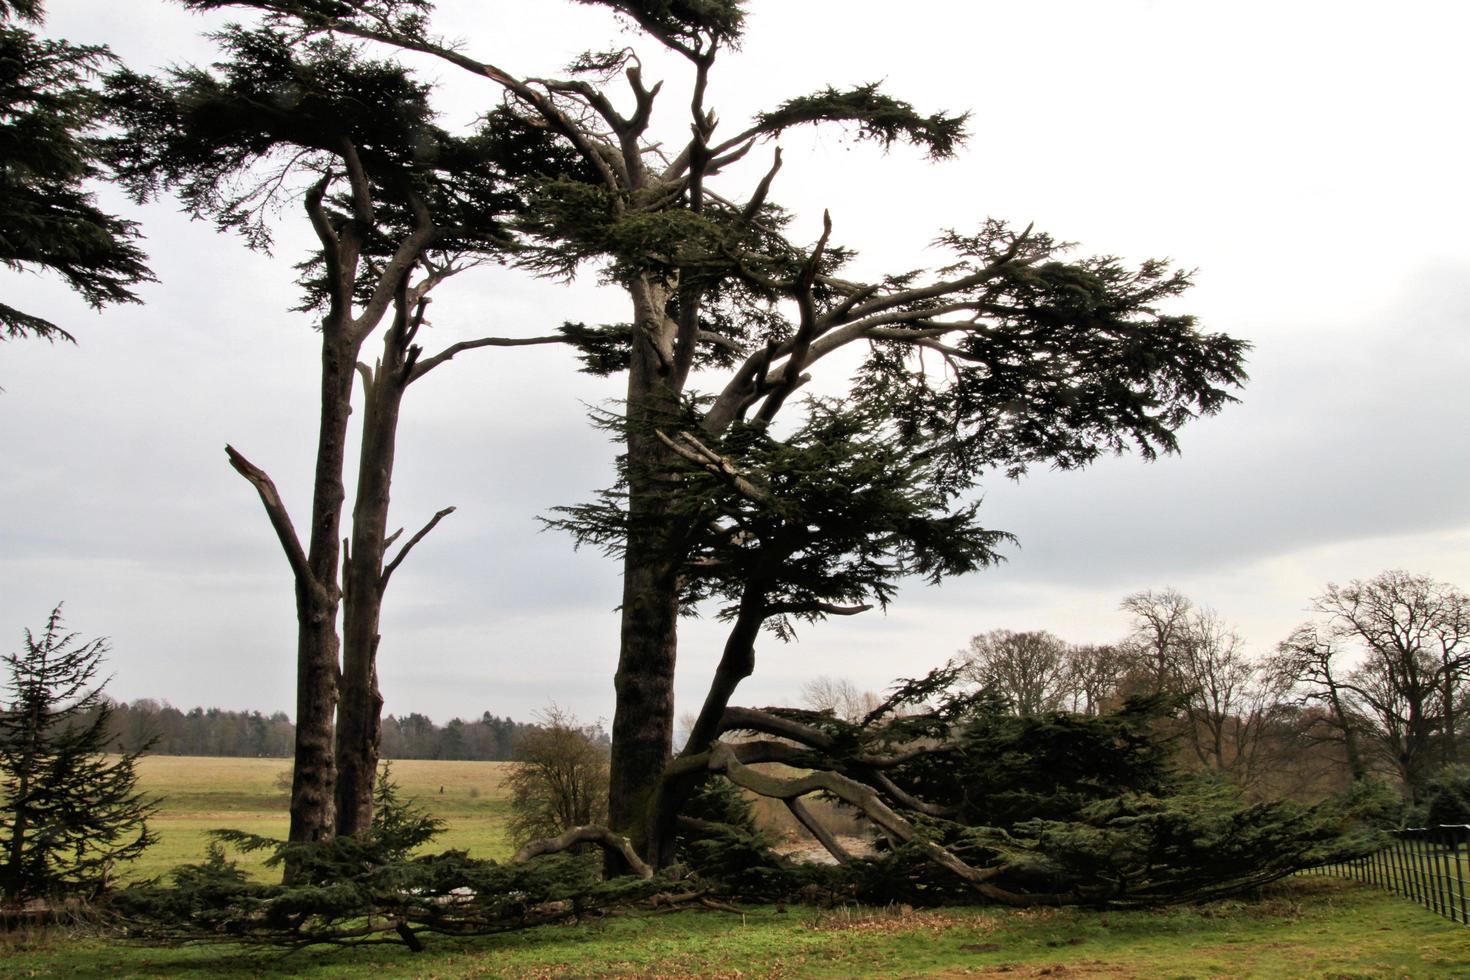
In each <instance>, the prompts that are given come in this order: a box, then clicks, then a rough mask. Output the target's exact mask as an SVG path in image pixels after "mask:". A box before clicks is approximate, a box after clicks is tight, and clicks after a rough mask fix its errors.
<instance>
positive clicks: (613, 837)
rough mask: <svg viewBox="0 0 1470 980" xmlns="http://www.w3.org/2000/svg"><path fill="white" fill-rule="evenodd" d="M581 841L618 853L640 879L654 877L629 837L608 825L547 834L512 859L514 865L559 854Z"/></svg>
mask: <svg viewBox="0 0 1470 980" xmlns="http://www.w3.org/2000/svg"><path fill="white" fill-rule="evenodd" d="M578 844H596V845H598V846H599V847H601V848H602V849H603V850H605V851H608V852H610V853H613V854H617V855H619V856H620V857H622V859H623V860H624V861H626V862H627V863H628V867H630V868H632V869H633V873H634V874H636V875H638V877H640V878H652V877H653V868H651V867H649V866H648V863H647V862H646V861H644V860H643V859H642V858H641V857H639V856H638V852H637V851H635V850H634V849H633V845H632V844H631V843H630V842H629V841H628V838H626V837H624V836H623V835H621V834H615V833H613V832H612V831H611V830H608V829H607V828H606V827H598V826H586V827H573V828H572V829H571V830H568V831H566V832H565V833H563V834H559V835H557V836H556V837H547V838H543V839H542V840H533V841H531V842H530V843H529V844H527V845H526V846H525V847H522V848H521V849H520V850H519V851H516V852H515V854H514V855H512V857H511V859H510V863H512V864H520V863H522V862H525V861H529V860H531V858H533V857H537V856H538V855H541V854H559V853H561V852H562V851H566V850H570V849H571V848H573V847H576V846H577V845H578Z"/></svg>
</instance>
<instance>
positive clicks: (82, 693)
mask: <svg viewBox="0 0 1470 980" xmlns="http://www.w3.org/2000/svg"><path fill="white" fill-rule="evenodd" d="M106 652H107V643H106V641H105V640H100V639H98V640H92V641H90V642H83V641H82V640H81V638H80V637H79V636H78V635H77V634H76V633H68V632H66V630H65V627H64V625H63V623H62V620H61V607H60V606H57V607H56V608H55V609H54V610H52V612H51V615H50V617H49V618H48V619H47V620H46V627H45V629H44V630H43V631H42V632H41V634H40V635H39V636H36V635H33V634H32V633H31V631H30V630H26V632H25V647H24V649H23V650H22V651H21V652H20V653H15V654H9V655H7V656H6V657H5V664H6V668H7V675H8V676H7V682H6V695H7V697H6V702H7V703H6V704H5V707H4V710H3V712H0V848H3V864H0V897H3V900H4V902H5V904H7V905H12V906H16V905H23V904H24V903H26V902H28V901H31V900H33V899H45V900H53V901H54V900H59V899H62V898H66V897H70V896H78V895H81V896H90V895H95V894H97V893H98V892H100V891H102V890H103V889H105V888H106V886H107V885H108V884H109V881H110V880H111V878H112V875H113V871H114V869H115V867H116V866H117V865H118V864H119V863H121V862H125V861H128V860H131V859H132V858H135V857H137V856H138V855H139V854H141V853H142V852H143V850H144V849H145V848H147V847H148V846H149V845H150V844H152V843H153V842H154V840H155V839H156V837H155V835H154V834H153V833H152V832H151V831H149V829H148V824H147V819H148V817H149V816H150V815H151V814H152V813H153V811H154V809H155V804H153V803H151V802H149V801H148V800H145V799H144V798H143V796H142V795H141V794H139V793H138V792H137V790H136V784H137V773H136V771H135V764H136V762H137V758H138V755H139V752H128V753H124V754H122V755H121V756H120V757H113V758H108V757H107V756H106V755H105V753H107V752H109V751H111V750H112V748H113V746H112V744H111V738H110V736H109V734H108V719H109V716H110V714H111V705H110V704H109V703H108V701H107V699H106V698H105V697H104V696H103V693H102V689H103V687H104V686H105V684H106V680H105V679H99V678H98V671H99V670H100V669H101V666H102V658H103V655H104V654H105V653H106Z"/></svg>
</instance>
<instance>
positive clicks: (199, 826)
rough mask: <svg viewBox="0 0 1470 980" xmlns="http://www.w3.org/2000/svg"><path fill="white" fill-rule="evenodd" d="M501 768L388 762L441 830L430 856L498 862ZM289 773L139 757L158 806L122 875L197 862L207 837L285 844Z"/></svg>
mask: <svg viewBox="0 0 1470 980" xmlns="http://www.w3.org/2000/svg"><path fill="white" fill-rule="evenodd" d="M509 767H510V763H506V762H438V761H434V760H420V759H410V760H404V761H401V762H394V763H393V779H394V781H395V782H397V783H398V785H399V787H400V788H401V790H402V792H403V795H404V796H405V797H407V798H410V799H413V800H414V801H416V802H417V803H418V804H419V805H420V806H422V807H423V808H424V809H426V810H428V811H430V812H431V813H433V814H434V815H435V816H437V817H439V818H441V819H443V820H444V821H446V822H447V823H448V824H449V827H448V829H447V830H445V832H444V834H443V835H442V836H441V837H440V838H439V839H438V841H437V842H435V844H434V846H435V847H436V848H437V849H439V850H445V849H449V848H456V849H460V850H467V851H469V852H470V853H471V854H472V855H474V856H475V857H489V858H501V857H505V856H507V855H509V854H510V852H511V848H510V846H509V845H508V844H507V843H506V840H505V833H504V827H505V819H506V817H505V808H506V791H505V790H504V788H503V785H502V784H503V780H504V778H505V775H506V773H507V772H508V771H509ZM290 771H291V760H290V759H223V758H221V759H216V758H199V757H193V756H169V755H162V756H145V757H144V758H143V759H141V760H140V761H139V763H138V782H139V786H140V788H141V789H142V790H143V792H145V793H147V794H148V795H150V796H156V797H159V798H160V799H162V801H163V806H162V809H161V810H160V811H159V814H158V816H157V817H155V818H154V819H153V821H151V825H152V827H153V828H154V829H155V830H156V831H157V832H158V835H159V842H158V844H157V846H155V847H153V848H151V849H150V850H149V851H148V852H147V853H146V854H145V855H144V856H143V858H142V859H140V860H139V861H138V862H136V863H135V864H134V865H132V866H131V867H130V868H127V869H125V870H124V872H123V873H124V875H125V876H126V877H127V878H129V879H132V880H136V879H139V878H151V877H153V876H155V875H158V874H161V873H163V872H164V871H167V870H168V869H169V868H171V867H174V866H175V865H178V864H183V863H186V862H191V861H199V860H202V859H203V857H204V847H205V844H206V843H208V840H209V832H210V831H211V830H217V829H220V828H230V829H235V830H247V831H250V832H252V833H257V834H264V835H266V836H273V837H285V836H286V829H287V825H288V823H289V819H288V814H287V802H288V796H289V783H288V782H287V781H288V780H289V779H290V775H289V774H290ZM441 790H442V792H441ZM241 864H242V865H243V866H245V867H247V868H251V869H254V870H257V871H261V872H264V866H263V859H262V858H260V857H259V856H256V855H248V856H247V857H246V858H245V859H242V860H241Z"/></svg>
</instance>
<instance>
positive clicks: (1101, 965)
mask: <svg viewBox="0 0 1470 980" xmlns="http://www.w3.org/2000/svg"><path fill="white" fill-rule="evenodd" d="M506 768H507V767H506V766H505V765H504V764H498V763H474V762H402V763H397V764H395V766H394V773H395V778H396V779H397V780H398V782H399V783H400V785H401V786H402V787H403V790H404V792H405V794H406V795H408V796H411V797H413V798H415V799H416V800H417V801H418V802H419V803H420V804H421V805H423V806H425V807H426V808H429V809H431V810H432V811H433V812H435V813H436V814H438V815H440V816H442V817H443V818H445V819H446V820H448V821H449V824H450V828H449V831H448V832H447V833H446V834H445V836H444V838H443V840H442V841H441V842H440V843H441V844H442V845H443V846H448V847H464V848H468V849H469V850H470V851H471V852H472V853H474V854H478V855H484V856H490V857H497V856H504V855H505V854H506V853H507V851H508V847H507V845H506V842H505V840H504V837H503V833H502V829H501V828H502V827H503V823H504V814H505V809H506V800H505V792H504V789H503V778H504V776H505V774H506ZM285 769H286V763H285V762H284V761H283V760H279V759H182V758H167V757H160V758H153V759H148V760H145V762H144V764H143V767H142V779H143V781H144V783H145V786H146V788H147V789H148V790H149V791H150V792H153V793H156V794H158V795H160V796H162V797H163V799H164V808H163V811H162V812H161V814H160V816H159V818H158V819H157V821H156V824H157V827H158V829H159V830H160V832H161V833H162V835H163V838H164V840H163V843H162V844H161V845H160V846H159V848H157V849H155V853H153V854H151V855H150V856H149V858H148V860H147V862H146V863H145V864H142V865H140V866H139V867H137V868H135V869H134V872H133V876H134V877H147V876H151V875H152V874H155V873H157V872H159V871H161V870H163V869H164V868H165V867H166V866H168V865H169V864H171V863H173V862H177V861H180V860H197V859H198V858H199V856H200V855H201V854H202V853H203V848H204V843H205V840H206V837H205V833H206V831H207V830H208V829H210V828H212V827H247V828H250V829H256V830H260V831H262V832H265V833H272V834H281V833H284V830H285V826H286V792H285V789H284V788H283V787H281V786H280V785H278V782H277V781H278V778H279V776H280V774H281V773H283V772H284V771H285ZM441 787H442V788H443V792H442V793H441V792H440V788H441ZM426 938H427V941H428V943H429V948H428V950H427V951H425V952H423V953H420V954H411V953H409V952H407V951H406V950H403V949H401V948H399V947H370V948H358V949H350V950H348V949H339V950H306V951H301V952H297V953H294V954H291V955H288V956H283V955H282V954H280V953H278V952H271V953H264V954H263V953H258V952H250V951H244V950H240V949H237V948H232V947H225V946H196V947H190V948H185V949H155V948H148V947H142V946H135V945H128V944H123V943H119V942H115V941H107V940H104V939H98V938H85V937H79V936H76V935H74V934H57V933H52V934H42V935H39V936H26V937H10V938H9V940H8V942H6V943H5V944H4V945H0V976H6V977H51V976H72V977H97V978H102V977H107V978H113V977H118V976H128V977H134V976H137V977H171V978H174V977H176V978H185V977H212V976H239V977H246V976H250V977H255V976H262V977H277V976H305V977H322V978H348V977H360V976H365V975H369V974H371V975H373V976H375V977H381V978H391V977H445V978H449V977H589V978H590V977H703V976H708V977H739V976H744V977H854V976H866V977H921V976H939V977H960V976H976V975H978V976H1006V977H1040V976H1048V977H1059V976H1060V977H1089V978H1145V977H1172V978H1195V977H1198V978H1204V977H1277V978H1287V977H1291V978H1295V977H1323V978H1326V977H1331V978H1346V977H1470V929H1466V928H1464V927H1462V926H1457V925H1454V924H1452V923H1450V922H1447V921H1446V920H1444V919H1442V918H1439V917H1437V916H1435V915H1434V914H1432V913H1430V912H1428V911H1426V910H1425V909H1423V908H1422V907H1420V906H1418V905H1416V904H1414V903H1413V902H1410V901H1408V900H1405V899H1402V898H1396V897H1393V896H1390V895H1387V894H1386V893H1384V892H1382V891H1379V890H1375V889H1371V888H1367V887H1364V886H1360V885H1356V884H1353V883H1350V882H1345V881H1341V880H1337V879H1330V878H1324V877H1300V878H1295V879H1291V880H1289V881H1286V882H1283V883H1281V884H1279V885H1277V886H1273V887H1272V888H1270V889H1268V890H1266V891H1265V892H1264V893H1263V894H1262V895H1261V896H1259V897H1257V898H1254V899H1252V900H1249V901H1227V902H1216V903H1211V904H1207V905H1200V906H1190V907H1182V908H1173V909H1164V910H1157V911H1133V912H1115V911H1110V912H1094V911H1086V910H1077V909H1034V910H1024V911H1015V910H1006V909H993V908H981V909H945V910H935V911H922V910H921V911H917V912H915V911H912V910H907V909H879V910H871V909H869V910H864V909H835V910H819V909H807V908H799V907H792V908H790V909H787V910H779V909H774V908H769V907H764V908H751V909H747V910H745V911H744V912H742V913H729V912H717V911H681V912H674V913H666V914H647V913H645V914H629V915H616V916H608V917H604V918H599V919H595V920H592V921H589V922H586V923H583V924H581V925H577V926H550V927H543V928H540V929H534V930H528V931H525V932H519V933H510V934H506V935H502V936H493V937H484V938H479V939H467V940H449V939H444V938H436V937H426Z"/></svg>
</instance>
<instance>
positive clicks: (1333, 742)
mask: <svg viewBox="0 0 1470 980" xmlns="http://www.w3.org/2000/svg"><path fill="white" fill-rule="evenodd" d="M1122 608H1123V610H1124V611H1125V612H1127V613H1128V614H1129V617H1130V619H1131V629H1130V632H1129V634H1128V636H1126V637H1125V638H1123V639H1121V640H1118V641H1116V642H1114V643H1109V644H1103V645H1077V644H1071V643H1067V642H1065V641H1064V640H1062V639H1061V638H1059V637H1057V636H1055V635H1053V634H1052V633H1049V632H1046V631H1044V630H1035V631H1026V632H1012V631H1010V630H993V631H991V632H988V633H984V634H981V635H978V636H975V637H973V638H972V639H971V640H970V643H969V646H968V647H967V648H966V649H965V650H963V651H961V652H960V658H959V663H960V664H961V669H962V671H963V674H964V676H965V678H966V679H967V680H968V681H969V682H970V683H971V684H973V685H975V686H976V687H980V688H984V689H986V690H988V691H990V692H991V693H992V694H994V695H995V696H996V697H998V698H1000V699H1001V700H1002V702H1003V703H1005V704H1006V705H1007V706H1008V707H1009V709H1010V710H1011V711H1012V712H1013V713H1014V714H1016V715H1019V716H1022V717H1027V716H1036V715H1043V714H1046V713H1048V712H1057V711H1063V712H1072V713H1076V714H1081V715H1086V716H1092V717H1096V716H1101V715H1105V714H1108V713H1110V712H1113V711H1116V710H1118V709H1119V708H1120V707H1121V706H1122V705H1123V703H1124V702H1125V700H1126V699H1127V698H1129V697H1135V696H1140V695H1162V696H1164V697H1165V698H1166V699H1167V700H1168V703H1170V704H1171V705H1172V707H1173V720H1172V732H1171V734H1172V736H1173V739H1174V741H1175V744H1176V745H1177V747H1178V754H1179V761H1180V762H1181V763H1182V764H1183V766H1184V767H1185V768H1189V769H1204V770H1209V771H1212V772H1215V773H1217V774H1218V775H1220V776H1221V777H1224V778H1226V779H1228V780H1229V781H1231V782H1233V783H1235V784H1236V785H1238V786H1239V787H1241V788H1242V789H1244V790H1246V791H1247V792H1248V793H1249V794H1250V795H1251V796H1253V797H1255V798H1258V799H1268V798H1278V797H1300V798H1319V797H1322V796H1324V795H1327V794H1330V793H1333V792H1337V791H1341V790H1343V789H1345V788H1347V786H1348V785H1349V784H1350V783H1354V782H1359V781H1362V780H1365V779H1378V780H1382V781H1385V782H1386V783H1387V784H1389V785H1390V786H1393V787H1394V788H1396V789H1398V790H1400V791H1401V792H1402V793H1403V794H1404V795H1405V796H1406V797H1408V798H1409V799H1410V800H1412V801H1414V802H1415V803H1424V802H1425V801H1427V800H1428V799H1429V797H1430V796H1432V795H1433V794H1432V792H1431V790H1432V789H1433V787H1434V786H1438V785H1439V783H1440V782H1442V781H1443V777H1444V775H1445V774H1446V773H1450V774H1455V773H1459V774H1464V773H1465V772H1467V770H1465V769H1464V765H1465V761H1466V759H1467V753H1470V724H1467V719H1470V596H1467V595H1466V594H1465V593H1464V592H1462V591H1461V590H1460V589H1458V588H1456V587H1455V586H1453V585H1450V584H1448V583H1445V582H1439V581H1436V580H1434V579H1431V578H1429V577H1427V576H1424V575H1415V574H1411V573H1409V572H1405V571H1401V570H1389V571H1385V572H1383V573H1381V574H1379V575H1377V576H1375V577H1374V578H1372V579H1368V580H1354V581H1352V582H1350V583H1348V584H1347V585H1341V586H1340V585H1336V584H1329V585H1328V586H1327V587H1326V589H1325V590H1324V591H1323V593H1322V594H1321V595H1318V596H1316V597H1315V598H1313V599H1312V602H1311V610H1312V617H1311V619H1309V620H1308V621H1307V622H1305V623H1303V624H1302V625H1300V626H1298V627H1297V628H1296V629H1295V630H1294V631H1293V632H1292V634H1291V635H1290V636H1289V637H1288V638H1287V639H1285V640H1283V641H1282V642H1280V643H1279V644H1278V645H1277V646H1276V649H1275V651H1274V652H1273V653H1271V654H1269V655H1266V656H1252V655H1251V654H1250V653H1249V652H1248V651H1247V649H1246V644H1245V642H1244V641H1243V640H1242V639H1241V637H1240V635H1239V634H1238V633H1237V632H1236V631H1235V629H1234V628H1233V627H1232V626H1231V625H1230V624H1229V623H1228V622H1226V621H1225V620H1224V619H1223V618H1222V617H1221V616H1220V615H1219V614H1218V613H1216V612H1215V611H1213V610H1211V609H1208V608H1202V607H1199V606H1196V605H1195V604H1194V603H1193V602H1192V601H1191V600H1190V599H1189V598H1187V597H1186V596H1184V595H1182V594H1180V593H1179V592H1176V591H1174V590H1172V589H1165V590H1162V591H1149V592H1139V593H1136V594H1134V595H1131V596H1128V597H1127V598H1126V599H1124V600H1123V603H1122ZM802 694H803V702H804V703H805V704H806V705H807V706H808V707H811V708H813V709H815V710H818V711H829V712H831V713H833V714H834V715H835V716H837V717H839V718H846V719H848V720H858V719H860V718H861V717H862V716H863V715H864V714H866V712H867V711H869V710H871V707H872V705H873V704H874V703H876V700H877V699H876V696H874V695H872V694H869V693H864V692H858V691H857V690H856V689H855V688H854V687H853V686H852V685H851V684H850V683H849V682H845V681H840V680H832V679H830V678H819V679H818V680H817V681H814V682H811V683H809V684H808V685H807V686H806V688H804V689H803V692H802Z"/></svg>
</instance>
